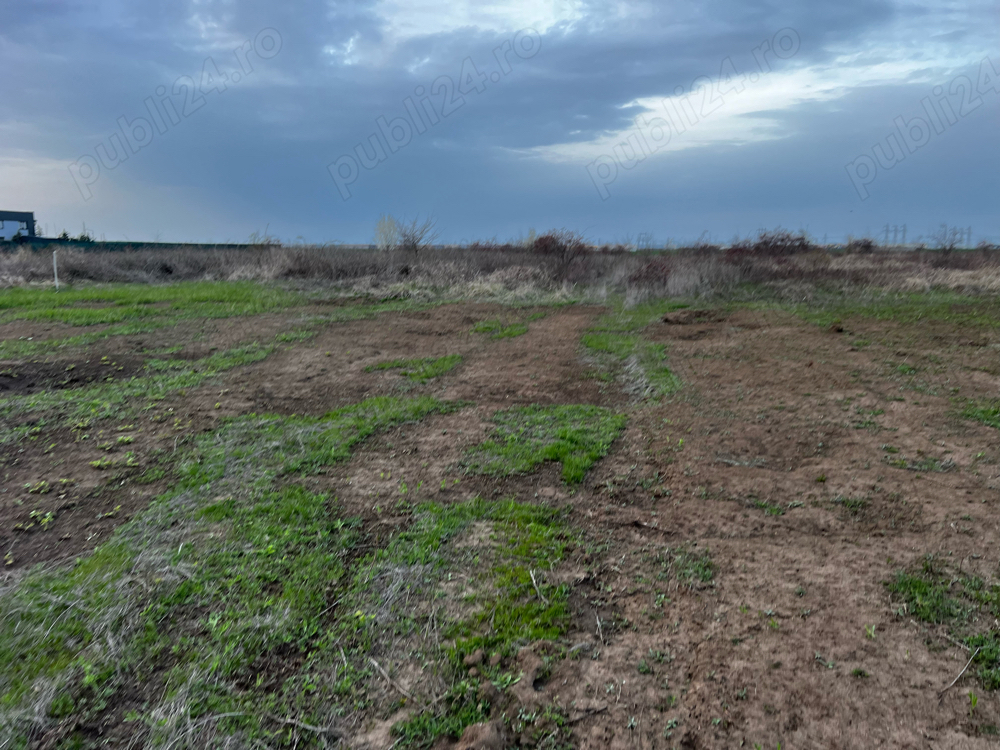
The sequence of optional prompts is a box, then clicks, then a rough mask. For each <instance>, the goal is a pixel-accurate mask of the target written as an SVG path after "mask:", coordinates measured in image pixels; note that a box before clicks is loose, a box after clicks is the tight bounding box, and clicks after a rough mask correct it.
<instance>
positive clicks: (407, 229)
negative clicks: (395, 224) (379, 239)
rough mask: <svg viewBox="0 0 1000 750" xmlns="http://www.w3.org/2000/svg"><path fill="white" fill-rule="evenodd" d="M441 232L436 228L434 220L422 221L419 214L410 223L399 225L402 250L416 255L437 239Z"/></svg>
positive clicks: (399, 245) (400, 247)
mask: <svg viewBox="0 0 1000 750" xmlns="http://www.w3.org/2000/svg"><path fill="white" fill-rule="evenodd" d="M438 235H439V232H437V231H435V229H434V220H433V219H429V218H428V219H425V220H424V221H423V222H422V223H421V221H420V217H419V216H418V217H417V218H415V219H414V220H413V221H411V222H409V223H404V224H400V225H399V244H398V247H399V249H400V250H403V251H405V252H409V253H413V254H414V255H416V254H417V253H418V252H419V251H420V250H421V249H422V248H425V247H427V246H428V245H430V244H431V243H432V242H434V240H436V239H437V237H438Z"/></svg>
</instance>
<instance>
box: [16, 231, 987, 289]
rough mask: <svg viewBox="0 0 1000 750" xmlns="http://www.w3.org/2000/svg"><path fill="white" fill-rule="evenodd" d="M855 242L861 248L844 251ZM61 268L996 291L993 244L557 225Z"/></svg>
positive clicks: (131, 278) (136, 254)
mask: <svg viewBox="0 0 1000 750" xmlns="http://www.w3.org/2000/svg"><path fill="white" fill-rule="evenodd" d="M856 248H860V251H858V252H854V250H855V249H856ZM51 262H52V261H51V255H50V253H49V252H48V250H47V249H39V250H34V251H33V250H29V249H23V248H22V249H20V250H18V251H17V252H12V253H4V254H0V287H4V286H8V287H9V286H17V285H24V284H32V283H43V284H44V283H51V280H52V265H51ZM59 273H60V279H61V280H62V281H63V282H64V283H74V282H139V283H152V284H155V283H167V282H174V281H182V280H243V279H252V280H259V281H281V280H285V281H294V282H299V283H303V282H306V283H313V284H316V285H321V286H324V287H329V288H334V289H338V290H341V291H343V292H344V293H349V294H371V295H374V296H377V297H386V296H405V297H424V296H427V297H428V298H432V297H433V298H438V299H440V298H441V297H461V298H466V299H468V298H485V299H497V300H505V301H508V302H515V303H516V302H530V301H533V300H537V299H538V298H540V297H542V296H544V297H547V298H556V299H558V298H559V297H561V296H562V297H566V298H567V299H570V298H573V299H581V298H583V299H588V300H592V301H602V300H603V299H605V298H606V297H607V295H616V296H617V295H621V296H623V297H624V299H625V301H626V305H627V306H633V305H637V304H642V303H643V302H646V301H648V300H651V299H657V298H663V297H685V298H698V297H713V296H714V297H717V296H728V295H730V294H732V293H733V292H734V291H735V290H737V289H738V288H740V287H741V286H743V287H744V288H745V287H746V285H748V284H749V285H752V286H753V287H755V288H760V287H764V288H769V289H770V291H771V292H774V293H776V294H777V295H778V296H779V297H784V296H788V294H791V295H792V296H793V297H795V296H801V295H802V294H806V295H808V293H809V291H808V290H810V289H816V288H828V289H829V288H836V289H844V290H846V289H852V288H853V289H856V288H868V287H873V286H875V287H880V288H882V289H887V290H895V291H924V290H929V289H942V290H949V291H955V292H961V293H967V294H990V293H996V292H997V291H998V290H1000V249H998V248H994V247H980V248H978V249H976V250H966V251H947V250H923V249H921V250H911V251H888V250H879V249H877V248H875V249H870V248H869V247H868V246H867V245H865V246H862V245H859V244H855V245H852V246H851V247H850V248H848V249H847V250H831V249H828V248H821V247H818V246H815V245H811V244H809V243H808V241H805V240H804V239H803V238H802V237H800V236H796V235H790V234H788V233H781V232H772V233H761V235H760V236H759V237H758V239H757V240H753V241H751V240H746V241H743V242H741V243H738V244H737V245H734V246H732V247H730V248H726V249H722V248H718V247H714V246H705V245H702V246H698V247H692V248H681V249H678V250H670V251H662V252H652V251H642V252H633V251H630V250H629V249H628V248H625V247H622V246H616V247H610V246H604V247H601V248H595V247H589V246H585V245H583V244H582V242H581V240H580V239H579V238H578V237H577V236H576V235H572V234H571V233H566V232H563V233H551V234H548V235H543V236H541V237H538V238H536V239H534V240H532V242H530V243H525V244H520V245H518V244H498V243H474V244H472V245H469V246H466V247H444V248H440V247H437V248H431V247H421V248H419V249H418V250H416V251H412V250H411V251H405V250H401V249H398V248H397V249H394V250H393V249H390V250H372V249H366V248H352V247H337V246H292V247H277V246H261V247H259V248H250V249H246V250H233V249H224V250H213V249H202V248H197V247H191V248H185V249H175V250H163V249H149V250H142V249H139V250H129V251H122V252H107V251H99V250H98V251H83V250H80V249H72V248H66V247H61V248H59ZM803 289H805V290H806V291H805V292H803ZM789 290H792V291H789Z"/></svg>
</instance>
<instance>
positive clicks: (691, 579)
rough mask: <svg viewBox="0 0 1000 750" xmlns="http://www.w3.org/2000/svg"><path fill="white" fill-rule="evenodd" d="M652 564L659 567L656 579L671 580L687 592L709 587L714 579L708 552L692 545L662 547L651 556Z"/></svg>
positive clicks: (712, 564)
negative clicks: (687, 590)
mask: <svg viewBox="0 0 1000 750" xmlns="http://www.w3.org/2000/svg"><path fill="white" fill-rule="evenodd" d="M651 559H652V562H653V563H654V564H658V565H659V571H658V572H657V575H656V577H657V578H658V579H659V580H661V581H662V580H668V579H671V578H672V579H673V580H675V581H677V582H678V583H679V584H681V585H682V586H684V587H686V588H687V589H689V590H694V589H698V588H705V587H706V586H711V585H712V581H713V579H714V578H715V569H716V565H715V563H714V562H713V561H712V555H711V553H710V552H709V551H708V550H702V551H699V550H697V549H695V548H694V546H693V545H686V544H682V545H680V546H677V547H664V548H662V549H659V550H657V551H656V553H655V554H654V555H653V556H652V558H651Z"/></svg>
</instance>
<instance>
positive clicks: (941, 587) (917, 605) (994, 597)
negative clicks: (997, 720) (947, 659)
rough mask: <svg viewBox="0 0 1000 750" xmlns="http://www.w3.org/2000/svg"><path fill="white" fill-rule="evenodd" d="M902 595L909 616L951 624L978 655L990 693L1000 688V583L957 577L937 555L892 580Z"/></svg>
mask: <svg viewBox="0 0 1000 750" xmlns="http://www.w3.org/2000/svg"><path fill="white" fill-rule="evenodd" d="M886 586H887V588H888V589H889V591H890V592H892V593H893V594H895V595H897V596H898V597H900V598H901V599H902V600H903V602H904V608H903V609H902V610H900V612H898V613H897V614H909V615H912V616H914V617H916V618H917V619H919V620H923V621H924V622H930V623H935V624H938V625H947V626H948V627H949V630H951V631H952V633H953V634H954V635H955V636H957V637H958V638H960V639H961V640H962V641H963V642H964V643H965V645H966V646H967V647H968V648H969V649H970V650H971V651H972V652H973V653H974V655H975V656H974V658H973V660H972V661H973V664H975V665H976V676H977V677H979V679H980V680H981V681H982V683H983V686H984V687H985V688H986V689H987V690H998V689H1000V635H998V634H997V633H996V632H995V631H993V630H991V629H987V630H986V631H985V632H976V631H977V630H979V628H977V624H978V623H979V622H980V621H983V622H985V624H986V627H987V628H989V627H990V626H991V625H992V624H993V622H995V620H996V618H997V617H1000V584H998V583H993V584H987V583H986V582H985V581H984V580H983V579H981V578H979V577H976V576H966V575H961V574H959V575H951V574H949V573H948V571H946V570H944V568H943V567H942V565H941V562H940V561H939V560H938V559H937V558H935V557H934V556H933V555H928V556H926V557H925V558H924V559H923V561H922V564H921V566H920V569H919V570H916V571H912V572H908V571H900V572H897V573H896V575H895V576H894V577H893V578H892V579H890V580H889V581H887V582H886Z"/></svg>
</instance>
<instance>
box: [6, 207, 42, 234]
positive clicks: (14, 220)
mask: <svg viewBox="0 0 1000 750" xmlns="http://www.w3.org/2000/svg"><path fill="white" fill-rule="evenodd" d="M18 232H20V233H21V236H22V237H34V236H35V214H34V213H32V212H31V211H0V240H9V239H10V238H11V237H13V236H14V235H15V234H17V233H18Z"/></svg>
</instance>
